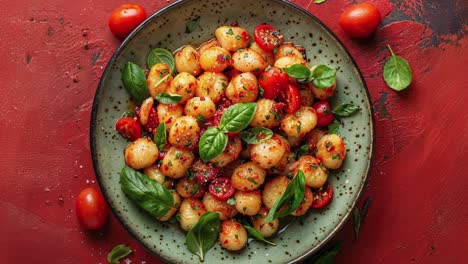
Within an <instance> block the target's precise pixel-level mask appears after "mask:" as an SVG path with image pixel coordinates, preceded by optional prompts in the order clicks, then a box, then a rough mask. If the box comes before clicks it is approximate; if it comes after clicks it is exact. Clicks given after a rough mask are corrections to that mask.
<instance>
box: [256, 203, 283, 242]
mask: <svg viewBox="0 0 468 264" xmlns="http://www.w3.org/2000/svg"><path fill="white" fill-rule="evenodd" d="M268 211H269V210H268V209H267V208H265V207H262V208H260V211H258V214H257V215H255V216H253V217H252V223H253V227H254V228H255V229H257V230H258V231H260V234H262V235H263V237H271V236H272V235H274V234H276V232H278V229H279V219H275V220H273V221H271V222H269V223H268V224H267V223H266V218H267V215H268Z"/></svg>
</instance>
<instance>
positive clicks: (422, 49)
mask: <svg viewBox="0 0 468 264" xmlns="http://www.w3.org/2000/svg"><path fill="white" fill-rule="evenodd" d="M137 2H139V3H140V4H141V5H143V6H144V7H145V8H146V10H147V12H148V13H149V14H151V13H153V12H155V11H157V10H159V9H160V8H162V7H163V6H165V5H167V4H168V3H170V2H173V1H147V0H140V1H137ZM291 2H294V3H296V4H298V5H300V6H302V7H304V8H306V9H307V10H309V11H310V12H311V13H313V14H314V15H316V16H317V17H318V18H320V19H321V20H322V21H323V22H324V23H325V24H326V25H328V26H329V27H330V28H331V29H332V30H333V31H334V32H335V33H336V34H337V35H338V37H339V38H340V39H341V40H342V41H343V42H344V43H345V45H346V47H348V48H349V50H350V52H351V54H352V55H353V56H354V58H355V60H356V61H357V63H358V65H359V66H360V68H361V70H362V72H363V74H364V77H365V78H366V81H367V84H368V86H369V90H370V94H371V97H372V102H373V106H374V109H375V121H376V123H375V125H376V148H375V159H374V161H375V162H374V166H373V169H372V173H371V176H370V180H369V186H368V188H367V189H366V191H365V193H364V196H363V197H372V200H373V201H372V204H371V206H370V208H369V212H368V215H367V218H366V219H365V221H364V222H363V224H362V227H361V232H360V235H359V238H358V239H357V240H356V239H355V238H354V234H353V225H352V222H351V221H350V222H348V223H347V224H346V225H345V226H344V228H343V229H342V230H341V231H340V233H339V234H338V235H337V237H336V238H335V240H337V241H341V242H342V250H341V252H340V254H339V256H338V259H337V262H338V263H441V262H444V263H462V262H463V259H466V256H465V254H466V250H467V249H468V236H467V234H468V222H467V219H468V203H467V202H466V201H467V200H468V179H467V178H466V176H467V175H468V164H467V158H466V157H467V155H468V122H467V121H466V120H467V119H468V111H467V110H466V105H465V104H466V102H467V101H468V93H467V92H466V91H465V89H464V88H465V81H466V80H467V78H466V74H467V71H468V68H467V66H466V58H468V49H467V44H468V43H467V41H468V40H467V37H466V33H467V29H468V25H467V20H466V15H465V13H464V12H466V3H463V2H464V1H463V0H453V1H436V0H433V1H428V0H427V1H421V0H411V1H397V0H393V1H388V0H374V1H371V2H374V3H375V4H376V5H377V6H378V8H379V9H380V11H381V13H382V15H383V16H384V17H385V19H384V21H383V23H382V24H381V25H380V26H379V29H378V32H377V34H376V35H375V36H374V38H373V39H372V40H370V41H367V42H366V43H362V42H356V41H353V40H350V39H349V38H348V37H347V36H346V35H345V34H344V33H343V32H342V31H341V30H340V28H339V27H338V23H337V21H338V18H339V15H340V13H341V12H342V11H343V10H344V8H345V7H346V6H347V5H349V4H350V3H352V2H354V1H351V0H328V1H327V2H325V3H324V4H321V5H316V4H314V3H313V0H303V1H291ZM357 2H361V1H357ZM121 3H123V1H111V0H102V1H67V0H55V1H54V0H44V1H27V0H16V1H8V2H4V3H2V8H1V9H0V24H1V25H2V26H1V27H0V36H1V40H2V41H1V42H0V54H1V57H2V58H3V60H2V63H1V65H0V80H1V90H0V95H1V98H2V99H3V100H2V101H3V102H2V104H0V113H1V115H0V124H1V125H2V126H1V130H0V131H1V137H0V145H1V146H3V152H2V153H3V154H2V158H1V159H0V166H1V168H2V175H1V176H0V212H1V217H0V233H1V236H0V262H2V263H105V262H106V260H105V258H106V254H107V252H109V251H110V249H111V248H112V247H114V246H115V245H116V244H120V243H126V244H128V245H130V246H131V248H132V249H133V250H134V253H133V254H132V255H131V257H130V258H129V259H130V260H132V262H133V263H158V261H157V259H156V258H155V257H154V256H152V255H151V254H150V253H148V252H146V251H145V250H144V249H143V248H142V247H141V246H139V245H138V243H137V242H136V241H135V240H133V239H132V237H130V235H129V234H128V233H127V232H126V231H125V230H124V229H123V228H122V227H121V226H120V224H119V223H118V222H117V221H116V219H115V218H114V217H111V218H110V219H109V221H108V223H107V225H106V227H105V228H104V230H102V231H100V232H86V231H83V230H81V229H80V227H79V226H78V222H77V219H76V216H75V212H74V200H75V197H76V195H77V194H78V193H79V191H80V190H81V189H83V188H85V187H87V186H94V187H98V186H97V183H96V180H95V175H94V172H93V167H92V162H91V155H90V149H89V121H90V111H91V105H92V100H93V96H94V93H95V90H96V87H97V83H98V81H99V77H100V75H101V74H102V71H103V67H104V66H105V65H106V63H107V61H108V60H109V58H110V56H111V55H112V53H113V52H114V50H115V49H116V48H117V47H118V45H119V44H120V41H119V40H118V39H116V38H115V37H114V36H112V34H111V33H110V31H109V30H108V28H107V18H108V15H109V14H110V12H111V11H112V10H113V9H114V8H115V7H116V6H117V5H119V4H121ZM387 44H390V45H391V46H392V47H393V50H394V51H395V52H396V53H397V54H399V55H400V56H402V57H404V58H406V59H407V60H408V61H409V63H410V65H411V66H412V69H413V73H414V82H413V84H412V85H411V87H410V88H409V89H408V90H407V91H405V92H401V93H398V92H395V91H393V90H391V89H389V88H388V87H386V85H385V83H384V81H383V79H382V67H383V63H384V61H385V59H386V57H387V56H388V51H387V50H386V49H385V47H386V45H387Z"/></svg>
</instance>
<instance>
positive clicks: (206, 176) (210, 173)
mask: <svg viewBox="0 0 468 264" xmlns="http://www.w3.org/2000/svg"><path fill="white" fill-rule="evenodd" d="M220 172H221V168H220V167H216V166H214V165H213V164H211V163H205V162H202V161H201V160H197V161H195V162H194V163H192V167H191V168H190V173H191V175H193V176H194V177H195V181H196V182H197V183H200V184H205V183H207V182H211V181H213V180H214V179H215V178H216V177H217V176H218V175H219V174H220Z"/></svg>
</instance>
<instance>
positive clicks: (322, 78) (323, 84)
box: [310, 65, 336, 89]
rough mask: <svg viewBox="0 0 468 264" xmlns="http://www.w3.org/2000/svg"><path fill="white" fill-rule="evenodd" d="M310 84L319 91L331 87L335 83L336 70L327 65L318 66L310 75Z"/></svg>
mask: <svg viewBox="0 0 468 264" xmlns="http://www.w3.org/2000/svg"><path fill="white" fill-rule="evenodd" d="M310 77H311V79H312V84H313V85H314V86H315V87H317V88H319V89H326V88H329V87H332V86H333V84H335V81H336V70H335V69H332V68H330V67H328V66H327V65H318V66H317V67H315V68H314V70H313V71H312V73H311V76H310Z"/></svg>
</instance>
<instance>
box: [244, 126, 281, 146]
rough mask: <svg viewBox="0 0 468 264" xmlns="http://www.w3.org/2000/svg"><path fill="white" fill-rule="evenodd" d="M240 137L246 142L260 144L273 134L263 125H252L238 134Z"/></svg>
mask: <svg viewBox="0 0 468 264" xmlns="http://www.w3.org/2000/svg"><path fill="white" fill-rule="evenodd" d="M239 136H240V138H241V139H242V140H244V141H245V142H246V143H248V144H260V143H262V142H265V141H267V140H268V139H270V138H271V137H272V136H273V131H271V130H270V129H268V128H265V127H252V128H251V129H247V130H244V131H242V132H240V134H239Z"/></svg>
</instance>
